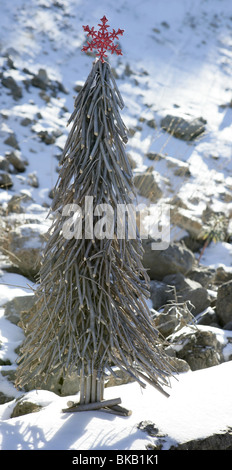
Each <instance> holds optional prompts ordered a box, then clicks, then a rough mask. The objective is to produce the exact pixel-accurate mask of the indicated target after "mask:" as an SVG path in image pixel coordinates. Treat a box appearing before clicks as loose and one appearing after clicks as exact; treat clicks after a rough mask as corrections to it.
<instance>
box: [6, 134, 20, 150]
mask: <svg viewBox="0 0 232 470" xmlns="http://www.w3.org/2000/svg"><path fill="white" fill-rule="evenodd" d="M4 144H6V145H9V146H10V147H13V148H15V149H16V150H20V148H19V144H18V141H17V138H16V136H15V134H14V133H12V134H10V135H9V137H7V139H6V140H4Z"/></svg>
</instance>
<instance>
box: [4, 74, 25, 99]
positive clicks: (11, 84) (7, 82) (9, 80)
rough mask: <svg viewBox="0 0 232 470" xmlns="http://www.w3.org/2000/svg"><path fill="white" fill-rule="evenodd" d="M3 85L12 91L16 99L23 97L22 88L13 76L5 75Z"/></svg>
mask: <svg viewBox="0 0 232 470" xmlns="http://www.w3.org/2000/svg"><path fill="white" fill-rule="evenodd" d="M2 85H3V86H4V87H6V88H8V89H9V90H10V91H11V94H12V96H13V98H14V99H15V100H19V99H20V98H22V96H23V94H22V88H21V87H20V86H19V85H18V84H17V83H16V81H15V80H14V78H13V77H11V76H8V77H3V78H2Z"/></svg>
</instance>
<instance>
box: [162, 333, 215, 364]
mask: <svg viewBox="0 0 232 470" xmlns="http://www.w3.org/2000/svg"><path fill="white" fill-rule="evenodd" d="M201 328H204V327H201ZM167 339H168V341H169V344H170V346H171V347H172V348H173V349H174V350H175V352H176V356H177V357H178V358H179V359H183V360H184V361H186V362H187V363H188V364H189V366H190V368H191V370H192V371H194V370H199V369H205V368H207V367H212V366H216V365H219V364H221V363H222V362H224V357H223V354H222V344H221V342H220V341H218V339H217V336H216V333H214V332H213V331H210V330H207V329H200V327H199V326H197V327H194V328H193V327H184V328H182V329H181V330H179V331H178V332H177V333H175V334H173V335H171V336H169V337H168V338H167Z"/></svg>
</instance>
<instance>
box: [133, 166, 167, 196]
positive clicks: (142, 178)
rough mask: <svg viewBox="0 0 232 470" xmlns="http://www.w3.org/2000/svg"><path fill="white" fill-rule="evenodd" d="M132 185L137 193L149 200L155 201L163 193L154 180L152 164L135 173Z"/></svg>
mask: <svg viewBox="0 0 232 470" xmlns="http://www.w3.org/2000/svg"><path fill="white" fill-rule="evenodd" d="M134 185H135V187H136V188H137V189H138V192H139V194H140V195H141V196H143V197H146V198H148V199H149V200H150V201H151V202H157V201H158V200H159V199H160V198H161V196H162V194H163V193H162V190H161V189H160V187H159V185H158V183H157V182H156V180H155V176H154V168H153V166H150V167H149V168H147V170H146V171H144V172H143V173H141V174H137V175H135V176H134Z"/></svg>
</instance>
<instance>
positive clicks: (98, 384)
mask: <svg viewBox="0 0 232 470" xmlns="http://www.w3.org/2000/svg"><path fill="white" fill-rule="evenodd" d="M104 382H105V380H104V377H102V375H101V378H98V376H97V371H96V370H95V369H93V373H92V374H89V375H85V373H84V371H83V370H82V371H81V375H80V404H83V403H85V404H86V403H95V402H100V401H102V400H103V396H104Z"/></svg>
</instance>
